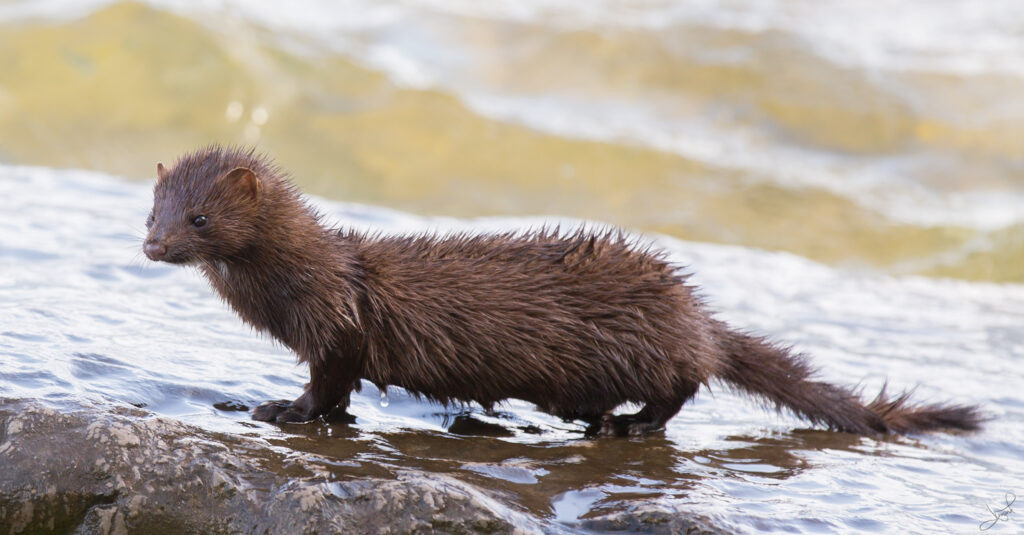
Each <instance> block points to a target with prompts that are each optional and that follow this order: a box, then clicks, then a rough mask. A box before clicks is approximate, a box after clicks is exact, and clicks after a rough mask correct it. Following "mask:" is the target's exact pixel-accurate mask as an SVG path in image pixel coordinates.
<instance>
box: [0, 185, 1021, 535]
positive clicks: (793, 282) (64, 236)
mask: <svg viewBox="0 0 1024 535" xmlns="http://www.w3.org/2000/svg"><path fill="white" fill-rule="evenodd" d="M0 199H3V202H2V203H0V396H4V397H18V398H36V399H42V400H45V401H46V402H48V403H51V404H54V405H57V406H65V407H69V408H70V407H74V406H77V405H78V404H80V403H82V402H85V401H89V402H98V403H103V404H114V405H117V404H131V405H134V406H137V407H143V408H145V409H146V410H148V411H152V413H154V414H157V415H162V416H167V417H172V418H177V419H180V420H181V421H184V422H188V423H191V424H195V425H198V426H201V427H203V428H206V429H210V430H215V431H223V432H229V433H237V434H242V435H246V436H250V437H253V438H254V439H256V440H260V441H264V442H266V443H268V444H270V445H272V446H274V447H276V448H280V449H281V450H282V451H285V452H294V453H296V454H299V453H301V454H307V455H316V456H319V457H321V458H323V459H326V460H328V461H329V463H330V464H331V466H332V467H333V468H332V472H331V473H330V474H329V477H331V478H338V479H342V478H355V477H361V476H367V475H372V476H385V477H386V476H388V475H394V474H399V473H401V472H403V471H408V470H419V471H426V472H432V473H439V474H447V475H450V476H453V477H456V478H459V479H461V480H464V481H466V482H469V483H472V484H473V485H476V486H477V487H479V488H481V489H483V491H484V492H486V493H487V494H488V495H489V496H491V497H493V499H494V500H495V501H496V502H497V503H498V504H499V506H500V507H506V508H509V509H510V510H514V511H520V512H523V513H525V514H527V515H529V516H530V517H531V518H532V519H534V520H535V521H536V522H537V525H538V526H541V527H543V529H545V530H547V531H550V532H563V531H564V532H568V531H572V530H573V528H574V526H576V525H577V523H578V522H579V521H580V520H581V519H585V518H588V517H590V516H594V515H598V514H601V513H605V512H611V511H619V510H625V509H628V508H630V507H633V506H636V505H638V504H643V503H659V504H662V505H665V506H669V507H673V508H675V509H678V510H680V511H693V512H697V513H700V514H704V515H707V516H710V517H711V518H713V519H714V520H715V521H716V522H717V523H718V524H719V525H721V526H724V527H725V529H727V530H731V531H735V532H739V533H757V532H765V531H767V532H773V531H775V532H788V533H822V532H867V531H870V532H887V533H969V532H975V531H976V530H977V529H978V525H979V523H980V522H982V521H984V520H986V519H987V518H988V510H987V508H986V505H992V506H993V507H997V506H998V505H1000V504H1001V502H1002V500H1003V496H1004V494H1005V493H1006V492H1007V491H1015V492H1017V493H1018V494H1021V495H1024V488H1022V487H1021V486H1020V485H1021V484H1022V482H1024V456H1022V451H1021V444H1022V443H1024V395H1022V393H1021V388H1020V387H1021V385H1024V372H1022V371H1021V369H1022V366H1021V365H1022V363H1024V287H1021V286H1019V285H1013V284H1003V285H999V284H992V283H977V282H965V281H955V280H936V279H927V278H919V277H904V278H892V277H888V276H883V275H870V274H864V273H860V272H851V271H846V270H836V269H834V268H830V267H826V266H824V265H821V264H818V263H815V262H812V261H809V260H806V259H803V258H799V257H796V256H793V255H790V254H786V253H769V252H763V251H758V250H754V249H747V248H741V247H734V246H723V245H709V244H700V243H693V242H684V241H679V240H677V239H674V238H670V237H665V236H659V235H648V236H647V239H650V240H653V241H654V242H655V243H656V244H657V245H658V246H659V247H662V248H665V249H666V250H667V251H668V252H669V254H670V256H671V258H672V259H673V260H674V261H676V262H678V263H680V264H681V265H686V266H688V267H687V269H688V270H690V271H692V272H694V276H693V279H692V280H693V281H695V282H696V283H697V284H699V285H700V286H701V287H702V288H703V291H704V295H705V296H706V297H707V299H708V300H709V302H710V303H711V305H712V306H713V307H714V308H715V309H717V310H719V311H720V312H721V317H722V318H724V319H726V320H728V321H730V322H731V323H733V324H734V325H737V326H741V327H743V328H747V329H751V330H754V331H756V332H760V333H764V334H769V335H771V336H773V337H774V338H775V339H777V340H779V341H782V342H785V343H789V344H793V345H794V346H795V347H796V348H797V349H798V350H800V351H806V352H808V353H810V354H812V355H813V356H814V360H815V362H816V363H818V364H819V365H820V366H821V367H822V375H823V376H824V377H825V378H827V379H828V380H831V381H835V382H840V383H844V384H861V385H862V386H863V387H864V389H865V391H866V392H868V393H870V394H873V393H874V392H875V391H877V390H878V389H879V388H881V386H882V384H883V383H884V382H885V381H886V379H888V381H889V387H890V388H891V389H897V390H898V389H904V388H913V387H915V386H916V393H915V396H916V397H917V398H918V399H921V400H950V401H955V402H960V403H976V404H979V405H981V406H982V407H983V410H984V411H985V412H986V414H988V415H990V416H991V417H992V421H991V422H990V423H988V424H987V425H986V427H985V430H984V431H982V432H980V433H978V434H974V435H944V434H935V435H914V436H909V437H895V438H888V439H881V440H880V439H876V438H865V437H858V436H854V435H849V434H845V433H833V432H827V431H822V430H815V429H810V428H808V426H806V425H805V424H803V423H802V422H800V421H799V420H797V419H795V418H793V417H790V416H787V415H776V414H775V413H773V412H771V411H768V410H763V409H761V408H759V407H757V406H756V405H755V404H753V403H752V402H750V401H748V400H746V399H744V398H741V397H739V396H736V395H734V394H732V393H730V392H729V391H728V390H727V389H726V388H725V387H724V386H722V385H717V384H716V385H713V389H712V391H710V392H708V391H703V392H702V393H700V394H699V395H698V397H697V398H696V400H694V401H693V402H692V403H690V404H688V405H687V406H686V407H684V409H683V411H682V412H681V413H680V414H679V415H678V416H677V417H676V418H674V419H673V420H672V421H671V422H670V423H669V425H668V428H667V429H666V431H665V432H664V433H663V434H657V435H654V436H651V437H647V438H643V439H612V440H587V439H585V438H583V426H582V425H581V424H574V423H565V422H562V421H560V420H558V419H555V418H552V417H550V416H547V415H545V414H543V413H539V412H537V411H535V410H533V408H532V407H531V406H529V405H528V404H525V403H522V402H518V401H512V402H509V403H507V404H505V405H503V406H500V407H499V408H498V411H497V412H496V413H493V414H487V413H484V412H483V411H482V410H481V409H480V408H479V407H476V406H467V407H462V408H458V407H456V408H449V409H445V408H443V407H440V406H437V405H433V404H428V403H422V402H416V401H414V400H412V399H410V398H409V397H408V396H407V395H405V394H404V393H403V392H402V391H401V390H400V389H397V388H390V389H389V391H388V394H387V399H388V402H387V404H386V405H387V406H386V407H384V406H382V404H381V402H380V395H379V393H378V392H377V391H376V390H375V389H374V387H373V386H372V385H370V384H368V383H367V384H364V385H363V390H362V392H361V393H360V394H358V395H355V396H354V397H353V403H352V407H351V409H350V411H351V413H352V415H353V416H354V417H355V421H354V422H346V421H343V420H341V419H335V420H332V421H329V422H318V423H312V424H307V425H290V426H281V427H279V426H275V425H269V424H264V423H259V422H252V421H250V419H249V416H248V414H247V413H246V412H244V411H238V410H231V409H233V408H237V407H238V406H248V407H252V406H254V405H255V404H257V403H259V402H261V401H263V400H266V399H278V398H293V397H294V396H295V395H297V393H298V392H299V391H300V390H301V388H302V385H303V383H304V382H305V381H306V379H307V376H306V370H305V368H303V367H301V366H298V365H296V363H295V359H294V357H293V356H292V355H291V354H289V352H288V351H287V350H285V349H284V348H282V347H280V346H277V345H275V344H273V343H272V342H271V341H269V340H267V339H265V338H261V337H260V336H258V335H256V334H254V333H252V332H251V331H250V330H249V329H248V328H246V327H245V326H243V325H242V323H241V322H240V321H239V320H238V319H237V318H236V317H235V316H234V315H233V313H232V312H231V311H230V310H229V309H227V307H226V306H225V305H223V304H222V303H221V302H220V301H219V300H218V299H217V298H216V297H215V296H214V295H213V294H212V292H211V290H210V289H209V288H208V286H207V284H206V282H205V281H204V280H203V279H202V278H201V277H200V276H199V275H198V274H197V273H195V272H194V271H191V270H190V269H186V268H177V267H174V266H169V265H162V264H155V263H150V262H148V261H147V260H145V258H144V257H143V256H142V255H141V252H140V238H141V236H142V231H143V228H144V227H143V222H144V220H145V217H146V214H147V213H148V210H149V207H150V204H151V193H150V189H149V184H137V183H132V182H127V181H124V180H123V179H118V178H113V177H110V176H107V175H103V174H99V173H92V172H84V171H60V170H53V169H48V168H41V167H15V166H0ZM317 203H318V204H319V205H320V206H321V207H322V208H323V210H324V211H325V212H326V213H327V214H328V215H329V217H330V218H331V219H332V220H334V221H336V222H338V223H339V224H344V225H352V226H355V227H359V228H374V229H381V230H385V231H389V232H402V231H422V230H428V229H437V230H447V229H467V230H473V231H487V230H495V229H510V228H526V227H530V226H536V225H539V224H541V222H542V221H541V220H539V219H531V218H503V219H495V218H487V219H475V220H456V219H441V218H424V217H419V216H413V215H409V214H406V213H402V212H397V211H392V210H388V209H384V208H376V207H370V206H364V205H355V204H339V203H334V202H329V201H323V200H318V201H317ZM564 222H565V221H564V220H563V223H564ZM1021 525H1024V524H1022V521H1021V519H1019V518H1017V517H1016V516H1014V515H1011V516H1010V518H1009V519H1007V521H1006V522H1003V523H1000V524H998V525H997V526H996V527H995V528H993V531H991V532H992V533H1012V532H1015V531H1017V530H1019V528H1020V526H1021Z"/></svg>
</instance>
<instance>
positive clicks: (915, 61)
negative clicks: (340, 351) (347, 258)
mask: <svg viewBox="0 0 1024 535" xmlns="http://www.w3.org/2000/svg"><path fill="white" fill-rule="evenodd" d="M1021 28H1024V8H1022V4H1021V3H1020V2H1017V1H1015V0H986V1H984V2H979V1H977V0H942V1H940V2H933V1H923V0H899V1H894V2H886V3H885V4H884V6H883V5H879V4H876V3H865V2H859V3H858V2H855V3H851V2H848V1H844V0H785V1H777V0H732V1H728V2H717V1H713V2H709V1H700V2H676V1H669V0H644V1H638V2H624V1H622V0H593V1H587V2H557V1H551V0H520V1H516V2H493V1H492V2H475V1H465V0H429V1H427V0H397V1H390V2H379V1H368V0H347V1H345V2H324V1H321V0H305V1H301V2H289V3H287V4H284V3H279V2H252V1H248V0H245V1H241V0H221V1H216V2H212V1H211V2H182V1H179V0H150V1H147V2H141V3H139V2H122V1H117V0H88V1H70V0H48V1H44V2H38V1H34V0H33V1H27V0H14V1H10V0H8V1H7V2H2V3H0V161H4V162H7V163H27V164H36V165H45V166H51V167H53V166H57V167H61V166H71V167H76V168H90V169H97V170H104V171H107V172H113V173H116V174H118V175H121V176H129V177H136V178H140V179H143V178H151V177H152V176H153V173H154V164H155V160H158V159H163V160H171V159H173V158H174V157H175V156H176V155H177V154H180V153H181V152H182V151H185V150H191V149H193V148H195V147H196V146H198V145H201V144H204V143H209V142H222V143H226V142H234V143H258V144H259V145H260V147H261V148H263V149H266V150H268V151H270V152H271V153H273V154H274V155H275V156H276V157H277V158H279V160H280V161H281V163H282V164H283V165H284V166H285V167H286V168H287V169H289V170H291V171H293V172H294V173H295V176H296V178H297V179H298V180H299V182H300V183H301V184H302V185H303V186H304V187H306V188H307V189H309V190H311V191H314V192H317V193H319V194H321V195H325V196H328V197H331V198H335V199H341V200H347V201H358V202H367V203H372V204H383V205H388V206H391V207H395V208H399V209H403V210H407V211H412V212H414V213H420V214H435V215H454V216H464V217H475V216H484V215H491V216H493V215H523V214H527V215H537V214H541V215H543V214H557V215H564V216H573V217H582V218H589V219H598V220H602V221H608V222H611V223H615V224H619V225H624V226H627V227H629V228H635V229H640V230H645V231H650V232H659V233H664V234H669V235H672V236H676V237H679V238H684V239H688V240H692V241H702V242H714V243H725V244H737V245H743V246H748V247H758V248H764V249H770V250H782V251H788V252H793V253H796V254H799V255H801V256H805V257H808V258H812V259H815V260H818V261H822V262H825V263H827V264H829V265H835V266H842V267H846V268H851V267H852V268H858V269H865V268H867V269H879V270H882V271H884V272H886V273H890V274H928V275H941V276H952V277H958V278H965V279H972V280H986V281H1016V282H1024V240H1022V238H1021V236H1024V179H1022V177H1024V159H1022V156H1021V155H1022V154H1024V151H1022V144H1021V140H1022V139H1024V127H1022V126H1021V125H1024V60H1022V59H1021V58H1024V33H1022V31H1021Z"/></svg>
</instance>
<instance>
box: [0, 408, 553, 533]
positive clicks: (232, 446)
mask: <svg viewBox="0 0 1024 535" xmlns="http://www.w3.org/2000/svg"><path fill="white" fill-rule="evenodd" d="M318 462H320V461H317V460H316V459H315V458H312V456H310V457H309V458H300V459H295V458H294V456H287V455H286V454H285V453H281V452H278V451H276V450H274V449H273V448H271V447H270V446H268V445H266V444H264V443H262V442H259V441H257V440H253V439H249V438H245V437H237V436H230V435H220V434H216V433H211V432H207V431H203V430H200V429H196V428H193V427H190V426H186V425H184V424H182V423H180V422H177V421H174V420H171V419H165V418H156V417H153V416H152V415H151V414H148V413H146V412H144V411H141V410H134V409H117V410H106V409H103V410H101V409H96V408H87V407H82V408H80V409H76V410H74V411H72V412H61V411H57V410H55V409H52V408H50V407H47V406H45V405H43V404H41V403H39V402H31V401H17V400H0V466H3V472H2V475H0V534H8V533H10V534H16V533H19V534H20V533H54V532H64V533H76V534H83V535H84V534H97V535H98V534H104V535H106V534H110V535H121V534H129V533H261V534H262V533H340V532H353V531H355V532H359V533H539V532H542V528H541V527H540V526H539V525H538V524H537V522H536V521H535V520H533V519H532V518H531V517H529V516H527V515H525V514H523V513H519V512H516V511H513V510H510V509H509V508H507V507H505V506H503V505H501V504H499V503H498V502H497V501H495V500H494V499H492V498H490V497H488V496H487V495H486V494H485V493H484V492H483V491H481V490H479V489H477V488H475V487H473V486H471V485H469V484H467V483H464V482H461V481H459V480H457V479H454V478H450V477H445V476H443V475H437V474H425V473H412V472H401V473H399V474H398V477H397V479H375V478H357V479H350V480H333V479H331V478H330V477H329V475H325V474H330V470H329V469H328V468H327V467H326V466H318Z"/></svg>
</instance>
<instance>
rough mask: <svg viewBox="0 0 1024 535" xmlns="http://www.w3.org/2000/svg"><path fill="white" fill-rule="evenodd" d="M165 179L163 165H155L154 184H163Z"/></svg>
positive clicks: (165, 173)
mask: <svg viewBox="0 0 1024 535" xmlns="http://www.w3.org/2000/svg"><path fill="white" fill-rule="evenodd" d="M166 179H167V168H166V167H164V164H162V163H160V162H157V163H156V183H157V184H159V183H161V182H163V181H164V180H166Z"/></svg>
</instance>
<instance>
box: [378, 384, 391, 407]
mask: <svg viewBox="0 0 1024 535" xmlns="http://www.w3.org/2000/svg"><path fill="white" fill-rule="evenodd" d="M390 404H391V401H390V400H388V387H386V386H385V387H384V388H381V389H380V406H381V407H387V406H388V405H390Z"/></svg>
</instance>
